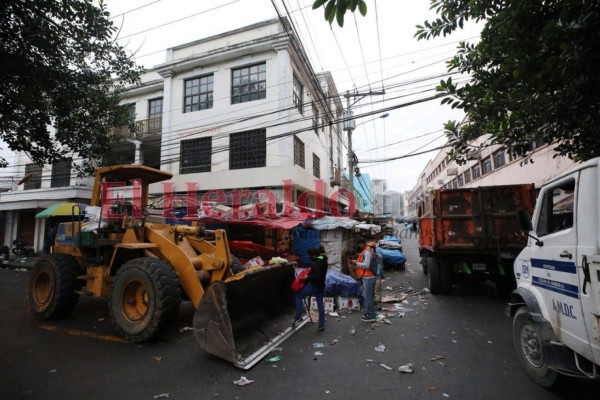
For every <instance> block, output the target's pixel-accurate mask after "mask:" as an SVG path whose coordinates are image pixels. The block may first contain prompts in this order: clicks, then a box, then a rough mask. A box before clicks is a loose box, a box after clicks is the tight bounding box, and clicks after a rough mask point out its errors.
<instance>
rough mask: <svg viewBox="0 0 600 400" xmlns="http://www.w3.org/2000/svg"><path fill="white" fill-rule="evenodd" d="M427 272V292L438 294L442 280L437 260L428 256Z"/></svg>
mask: <svg viewBox="0 0 600 400" xmlns="http://www.w3.org/2000/svg"><path fill="white" fill-rule="evenodd" d="M427 272H428V273H427V277H428V278H429V291H430V292H431V294H438V293H440V291H441V290H442V280H441V277H440V266H439V265H438V261H437V258H435V257H433V256H430V257H429V258H428V259H427Z"/></svg>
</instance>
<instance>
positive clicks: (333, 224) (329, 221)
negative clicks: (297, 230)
mask: <svg viewBox="0 0 600 400" xmlns="http://www.w3.org/2000/svg"><path fill="white" fill-rule="evenodd" d="M358 224H359V222H358V221H355V220H353V219H351V218H344V217H332V216H325V217H322V218H319V219H316V220H312V221H306V225H307V226H310V227H311V228H313V229H317V230H319V231H322V230H332V229H337V228H344V229H352V228H353V227H354V226H356V225H358Z"/></svg>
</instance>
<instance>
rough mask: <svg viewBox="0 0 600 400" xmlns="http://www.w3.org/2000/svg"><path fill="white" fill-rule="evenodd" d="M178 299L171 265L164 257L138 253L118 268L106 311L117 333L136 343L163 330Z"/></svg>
mask: <svg viewBox="0 0 600 400" xmlns="http://www.w3.org/2000/svg"><path fill="white" fill-rule="evenodd" d="M180 302H181V289H180V286H179V280H178V279H177V274H176V273H175V271H174V270H173V268H172V267H171V266H170V265H169V264H168V263H167V262H165V261H163V260H160V259H157V258H153V257H141V258H136V259H133V260H130V261H128V262H126V263H125V264H123V266H122V267H121V268H120V269H119V271H117V275H116V278H115V282H114V285H113V287H112V290H111V294H110V300H109V312H110V316H111V319H112V322H113V325H114V327H115V328H116V330H117V331H118V333H119V335H120V336H122V337H123V338H125V339H127V340H129V341H131V342H136V343H137V342H144V341H147V340H150V339H153V338H154V337H156V336H157V335H159V334H160V333H162V332H164V331H165V330H166V329H167V328H168V327H169V326H170V325H171V323H172V322H173V320H174V319H175V317H176V316H177V314H178V312H179V304H180Z"/></svg>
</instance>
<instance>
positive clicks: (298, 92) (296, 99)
mask: <svg viewBox="0 0 600 400" xmlns="http://www.w3.org/2000/svg"><path fill="white" fill-rule="evenodd" d="M303 95H304V88H303V87H302V83H301V82H300V79H298V77H297V76H296V74H294V92H293V93H292V101H293V103H294V107H296V109H297V110H298V112H300V114H302V113H303V112H304V106H303V104H302V101H303Z"/></svg>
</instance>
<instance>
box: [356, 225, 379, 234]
mask: <svg viewBox="0 0 600 400" xmlns="http://www.w3.org/2000/svg"><path fill="white" fill-rule="evenodd" d="M355 228H358V229H362V230H365V231H369V232H371V233H379V232H381V226H379V225H375V224H358V225H356V226H355Z"/></svg>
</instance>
